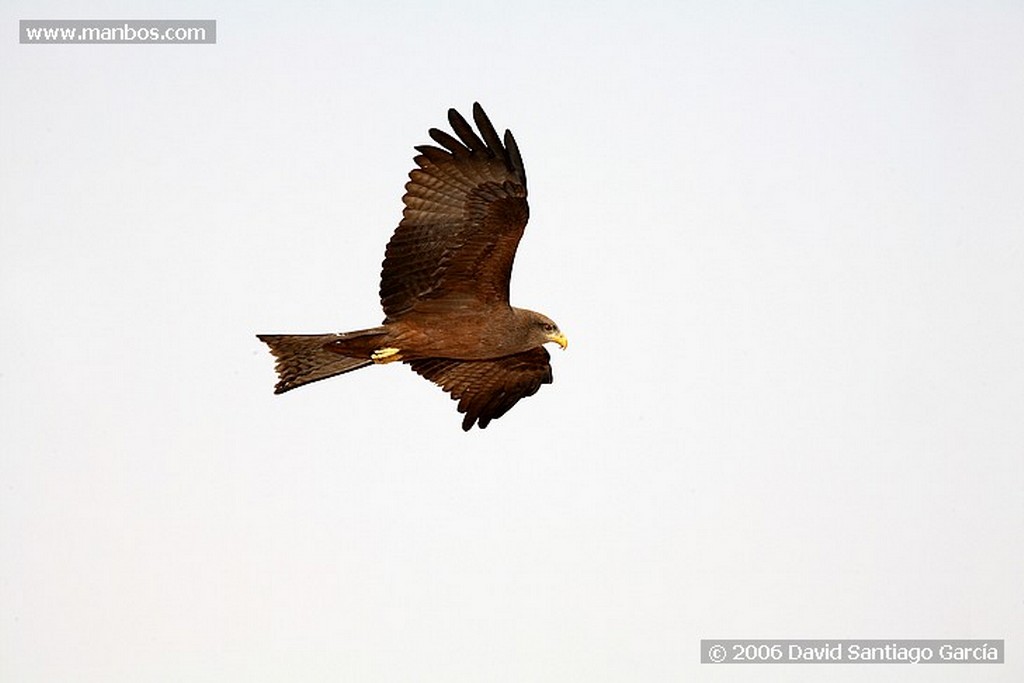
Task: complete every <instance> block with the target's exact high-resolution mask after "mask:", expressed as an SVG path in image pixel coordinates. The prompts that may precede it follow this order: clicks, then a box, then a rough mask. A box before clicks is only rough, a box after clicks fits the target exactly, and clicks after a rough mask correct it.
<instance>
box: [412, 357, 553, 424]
mask: <svg viewBox="0 0 1024 683" xmlns="http://www.w3.org/2000/svg"><path fill="white" fill-rule="evenodd" d="M550 359H551V356H549V355H548V352H547V351H546V350H544V348H543V347H541V346H538V347H537V348H534V349H530V350H529V351H524V352H523V353H517V354H514V355H511V356H505V357H504V358H495V359H493V360H469V361H465V360H452V359H449V358H426V359H423V360H413V361H409V365H410V366H412V369H413V370H415V371H416V372H418V373H419V374H420V375H422V376H423V377H426V378H427V379H429V380H430V381H431V382H434V383H435V384H437V385H439V386H440V387H441V388H442V389H444V390H445V391H447V392H449V393H451V395H452V398H453V399H455V400H456V401H458V402H459V412H460V413H465V414H466V417H465V419H463V420H462V428H463V429H464V430H466V431H469V430H470V428H472V426H473V423H474V422H477V421H479V424H480V429H484V428H485V427H487V423H489V422H490V421H491V420H496V419H498V418H499V417H501V416H502V415H504V414H505V413H507V412H508V411H509V410H510V409H511V408H512V406H514V405H515V404H516V403H517V402H518V401H519V399H521V398H526V397H527V396H533V395H534V394H536V393H537V390H538V389H540V386H541V385H542V384H551V381H552V375H551V364H550V363H549V362H548V361H549V360H550Z"/></svg>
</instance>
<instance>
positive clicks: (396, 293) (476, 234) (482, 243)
mask: <svg viewBox="0 0 1024 683" xmlns="http://www.w3.org/2000/svg"><path fill="white" fill-rule="evenodd" d="M473 120H474V121H475V122H476V125H477V127H478V128H479V129H480V135H482V136H483V139H481V138H480V137H479V136H478V135H477V134H476V132H474V131H473V128H472V126H470V125H469V123H467V122H466V119H464V118H462V116H461V115H460V114H459V113H458V112H457V111H455V110H454V109H449V110H448V122H449V123H450V124H451V126H452V129H453V130H454V131H455V134H456V135H458V136H459V139H458V140H457V139H455V138H453V137H452V136H451V135H449V134H448V133H445V132H443V131H440V130H437V129H436V128H432V129H431V130H430V137H431V138H433V139H434V141H435V142H437V143H438V144H440V145H441V146H443V147H444V148H445V149H439V148H437V147H433V146H430V145H421V146H419V147H417V148H416V150H417V151H418V152H419V153H420V154H419V155H418V156H417V157H416V158H415V162H416V164H417V165H418V166H419V168H414V169H413V170H412V171H411V172H410V173H409V182H408V183H406V185H405V190H406V192H405V196H404V197H402V201H403V202H404V203H405V210H404V211H403V212H402V222H401V223H400V224H399V226H398V229H397V230H395V234H394V235H393V236H392V237H391V241H390V242H388V246H387V250H386V251H385V258H384V266H383V269H382V271H381V278H380V299H381V304H382V305H383V307H384V313H385V314H386V315H387V319H388V320H393V319H396V318H399V317H401V316H402V315H404V314H406V313H408V312H409V311H411V310H412V309H414V308H416V307H417V305H422V304H423V303H424V302H428V301H432V300H437V299H443V298H446V297H452V298H453V299H462V300H467V299H468V300H471V301H478V302H483V303H494V302H508V284H509V279H510V277H511V275H512V261H513V259H515V255H516V247H518V245H519V239H520V238H521V237H522V236H523V229H524V228H525V227H526V220H527V218H528V217H529V207H528V206H527V203H526V171H525V170H524V168H523V160H522V157H521V156H520V155H519V147H518V146H517V145H516V141H515V138H513V137H512V133H511V132H510V131H507V130H506V131H505V140H504V144H502V140H501V138H499V137H498V133H497V132H496V131H495V130H494V126H493V125H491V122H490V120H489V119H488V118H487V114H485V113H484V110H483V109H482V108H481V107H480V105H479V104H474V105H473Z"/></svg>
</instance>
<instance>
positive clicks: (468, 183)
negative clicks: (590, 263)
mask: <svg viewBox="0 0 1024 683" xmlns="http://www.w3.org/2000/svg"><path fill="white" fill-rule="evenodd" d="M473 120H474V122H475V123H476V127H477V129H478V130H479V134H477V132H476V131H475V130H474V129H473V127H472V126H471V125H470V124H469V123H468V122H467V121H466V119H465V118H463V117H462V115H460V114H459V113H458V112H457V111H455V110H454V109H449V110H448V122H449V124H450V125H451V127H452V129H453V130H454V132H455V135H456V136H458V137H457V138H456V137H453V136H452V135H450V134H448V133H445V132H444V131H441V130H438V129H436V128H432V129H430V131H429V134H430V137H431V138H432V139H433V140H434V141H435V142H436V143H438V144H439V145H440V147H435V146H432V145H421V146H418V147H416V151H417V152H419V154H418V155H417V156H416V157H415V159H414V161H415V163H416V168H414V169H413V170H412V171H411V172H410V173H409V182H408V183H406V185H405V196H403V197H402V201H403V203H404V204H405V209H404V210H403V212H402V221H401V223H399V225H398V228H397V229H396V230H395V233H394V235H392V237H391V241H390V242H388V245H387V249H386V250H385V254H384V263H383V267H382V270H381V278H380V301H381V305H382V307H383V309H384V315H385V318H384V322H383V324H381V325H379V326H377V327H372V328H369V329H365V330H359V331H357V332H348V333H344V334H300V335H276V334H261V335H257V337H258V338H259V339H260V340H261V341H263V342H265V343H266V344H267V345H268V346H270V351H271V352H272V353H273V354H274V356H275V357H276V359H277V366H276V369H277V373H278V378H279V381H278V383H277V386H276V387H275V393H278V394H280V393H283V392H285V391H289V390H291V389H294V388H295V387H300V386H302V385H304V384H309V383H310V382H316V381H318V380H321V379H326V378H328V377H333V376H335V375H340V374H342V373H346V372H351V371H352V370H356V369H358V368H362V367H366V366H368V365H372V364H381V363H392V362H395V361H401V362H403V363H407V364H408V365H409V366H410V367H411V368H412V369H413V371H415V372H417V373H418V374H420V375H421V376H423V377H425V378H426V379H428V380H430V381H432V382H434V383H435V384H437V385H439V386H440V387H441V388H442V389H444V391H446V392H449V393H450V394H451V397H452V398H453V399H454V400H456V401H458V409H459V412H462V413H465V418H464V419H463V421H462V428H463V429H464V430H466V431H469V430H470V429H471V428H472V427H473V425H474V423H475V424H478V425H479V426H480V428H481V429H483V428H485V427H487V425H488V423H489V422H490V421H491V420H494V419H497V418H499V417H501V416H502V415H504V414H505V413H507V412H508V411H509V410H510V409H511V408H512V406H514V405H515V404H516V403H517V402H518V401H519V399H522V398H525V397H527V396H532V395H533V394H535V393H537V390H538V389H540V386H541V385H542V384H550V383H551V381H552V375H551V365H550V362H549V361H550V356H549V355H548V352H547V351H546V350H545V349H544V344H546V343H547V342H554V343H555V344H558V345H559V346H560V347H562V349H565V348H566V346H567V345H568V341H567V340H566V338H565V335H563V334H562V333H561V331H559V329H558V326H557V325H555V323H554V322H553V321H552V320H551V319H550V318H548V317H547V316H544V315H541V314H540V313H536V312H534V311H529V310H526V309H523V308H514V307H512V305H511V304H510V303H509V280H510V278H511V276H512V261H513V260H514V259H515V255H516V248H517V247H518V246H519V239H520V238H521V237H522V236H523V230H524V229H525V228H526V221H527V218H528V217H529V207H528V205H527V203H526V171H525V169H524V168H523V159H522V157H521V156H520V154H519V147H518V146H517V145H516V141H515V138H513V137H512V133H511V132H510V131H508V130H506V131H505V135H504V139H502V138H501V137H499V136H498V133H497V132H496V131H495V129H494V126H493V125H491V121H490V119H488V118H487V114H485V113H484V110H483V108H482V107H481V106H480V105H479V104H474V105H473Z"/></svg>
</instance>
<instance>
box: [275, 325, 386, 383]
mask: <svg viewBox="0 0 1024 683" xmlns="http://www.w3.org/2000/svg"><path fill="white" fill-rule="evenodd" d="M376 334H379V331H377V330H363V331H361V332H353V333H351V335H358V336H369V335H376ZM256 337H257V338H258V339H259V340H260V341H262V342H264V343H265V344H266V345H267V346H269V347H270V352H271V353H273V354H274V357H275V358H277V366H276V370H277V376H278V382H277V385H276V386H275V387H274V393H275V394H283V393H284V392H286V391H289V390H291V389H294V388H296V387H301V386H303V385H304V384H309V383H310V382H316V381H319V380H322V379H327V378H328V377H334V376H335V375H341V374H344V373H346V372H351V371H353V370H358V369H359V368H362V367H366V366H367V365H372V364H373V361H372V360H370V359H369V358H367V357H366V356H361V357H351V356H344V355H341V354H339V353H337V352H334V351H328V350H327V349H326V348H324V347H325V345H326V344H329V343H331V342H335V341H338V340H341V339H346V338H348V337H350V335H342V334H258V335H256Z"/></svg>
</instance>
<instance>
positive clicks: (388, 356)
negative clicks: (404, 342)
mask: <svg viewBox="0 0 1024 683" xmlns="http://www.w3.org/2000/svg"><path fill="white" fill-rule="evenodd" d="M399 351H401V349H396V348H394V347H393V346H385V347H384V348H382V349H377V350H376V351H374V352H373V353H372V354H370V359H371V360H372V361H373V362H374V363H390V362H391V361H395V360H399V359H400V358H401V356H400V355H398V353H399Z"/></svg>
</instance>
